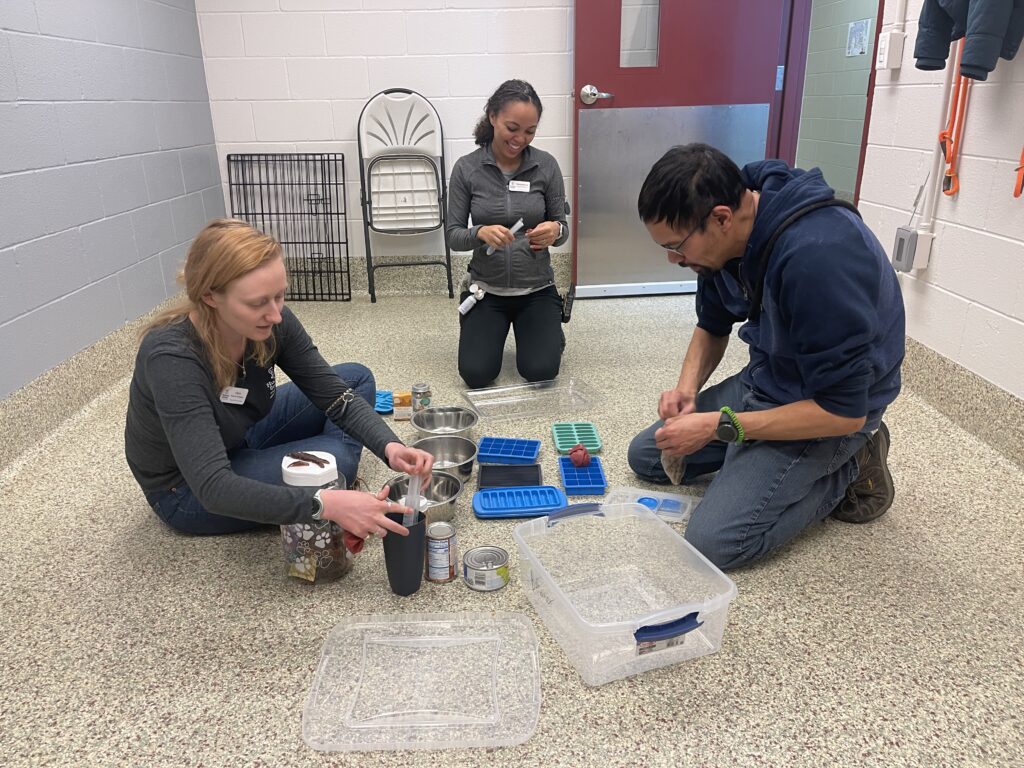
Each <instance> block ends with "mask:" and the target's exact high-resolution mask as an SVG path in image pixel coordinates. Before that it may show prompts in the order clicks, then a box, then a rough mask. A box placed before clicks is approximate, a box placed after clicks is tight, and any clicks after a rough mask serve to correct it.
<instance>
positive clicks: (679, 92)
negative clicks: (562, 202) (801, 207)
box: [573, 0, 810, 279]
mask: <svg viewBox="0 0 1024 768" xmlns="http://www.w3.org/2000/svg"><path fill="white" fill-rule="evenodd" d="M641 1H642V0H641ZM623 2H626V3H627V4H629V0H588V1H587V2H585V3H577V5H576V12H575V44H574V56H575V72H574V78H573V81H574V82H573V84H574V90H573V93H574V95H575V109H574V136H575V137H576V142H577V146H576V152H575V159H574V168H573V171H574V174H575V179H576V182H577V183H576V185H575V189H574V202H575V203H576V205H575V206H574V210H575V211H576V218H577V226H575V227H573V231H574V246H575V247H574V249H573V250H574V253H575V254H577V258H579V259H586V258H587V253H586V252H585V251H586V248H584V250H583V251H582V252H581V251H580V250H579V246H580V242H579V240H578V238H577V234H576V233H578V232H579V231H580V230H581V229H583V228H585V227H587V226H588V222H587V217H588V212H587V211H586V210H581V208H580V195H579V193H580V185H581V183H582V179H581V175H580V171H581V168H580V163H581V159H580V158H581V146H580V112H581V111H582V110H597V109H602V110H619V109H638V108H648V107H681V106H711V105H753V104H758V105H768V128H767V136H766V137H765V139H766V142H765V155H766V156H770V157H774V156H779V148H780V127H781V126H782V124H783V121H782V119H781V117H782V111H783V109H782V108H783V106H784V104H783V96H784V91H783V84H784V81H785V80H788V78H784V76H783V71H782V70H781V69H780V68H781V67H783V66H784V65H785V64H786V60H787V56H788V55H789V53H790V51H789V47H790V46H789V36H790V35H789V27H790V20H791V16H792V8H793V5H794V2H795V4H796V5H797V6H798V7H802V6H803V5H809V2H810V0H661V3H660V12H659V10H657V9H656V10H655V11H654V12H655V13H657V14H658V22H657V51H656V64H654V66H634V67H626V66H621V62H620V42H621V38H620V35H621V21H622V15H623ZM632 4H633V5H635V4H636V0H634V1H633V3H632ZM655 7H656V6H655ZM656 8H657V7H656ZM799 69H801V70H802V66H801V67H800V68H799ZM587 85H592V86H596V89H597V90H598V91H600V92H604V93H608V94H611V96H610V97H608V98H600V99H598V100H597V101H596V102H594V103H593V104H591V105H588V104H585V103H584V102H583V101H582V100H581V98H580V93H581V89H583V88H584V86H587ZM793 90H794V91H799V89H793ZM785 95H786V96H788V94H785ZM793 95H794V96H795V97H796V105H797V109H798V105H799V93H794V94H793ZM792 101H793V99H791V98H787V99H786V106H787V107H788V104H789V103H790V102H792ZM762 109H763V107H762ZM794 125H795V124H794ZM794 129H795V128H794ZM686 140H687V139H686V137H685V136H680V137H679V139H678V140H677V141H674V142H672V143H682V142H685V141H686ZM712 143H713V142H712ZM668 146H669V145H666V146H664V147H663V148H661V151H664V150H665V149H668ZM606 154H607V153H606ZM659 154H660V153H659ZM784 154H785V155H788V154H789V152H788V151H786V152H785V153H784ZM584 162H585V163H599V162H601V160H600V158H594V157H586V156H585V155H584ZM647 167H648V168H649V162H647ZM585 170H586V171H588V172H589V171H592V170H595V169H594V168H593V167H591V166H588V167H587V168H586V169H585ZM644 171H645V172H646V168H645V169H644ZM584 177H586V174H584ZM633 199H634V202H635V197H634V198H633ZM584 207H585V200H584ZM633 210H634V211H635V206H634V208H633ZM630 213H631V211H624V212H623V214H624V215H625V216H628V215H630ZM634 215H635V214H634ZM581 218H582V219H583V221H582V223H581V222H580V219H581ZM597 218H601V217H600V216H598V217H597ZM591 220H593V218H592V219H591ZM584 245H585V244H584ZM648 247H650V246H649V245H648ZM661 258H662V260H663V256H662V257H661ZM666 266H668V265H667V264H666ZM573 267H574V269H573V274H574V278H575V277H576V275H577V264H576V263H574V265H573ZM672 269H673V270H674V272H673V273H672V274H673V279H678V273H679V270H678V268H675V267H673V268H672Z"/></svg>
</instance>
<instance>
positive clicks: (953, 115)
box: [939, 38, 971, 197]
mask: <svg viewBox="0 0 1024 768" xmlns="http://www.w3.org/2000/svg"><path fill="white" fill-rule="evenodd" d="M965 40H966V38H965V39H964V40H960V43H959V46H958V48H957V54H956V65H955V66H956V70H955V71H956V72H959V71H960V59H961V57H962V56H963V52H964V41H965ZM954 77H955V78H956V84H955V86H954V88H953V96H952V98H951V99H950V101H949V119H948V120H947V121H946V127H945V129H944V130H942V131H940V132H939V145H940V146H941V147H942V155H943V157H944V158H945V160H946V174H945V176H943V178H942V194H944V195H946V196H947V197H953V195H955V194H956V193H957V192H959V191H960V177H959V175H958V174H957V161H958V159H959V157H960V146H961V144H962V143H963V134H964V122H965V121H966V119H967V97H968V95H969V94H970V89H971V78H969V77H964V76H963V75H960V74H956V75H954Z"/></svg>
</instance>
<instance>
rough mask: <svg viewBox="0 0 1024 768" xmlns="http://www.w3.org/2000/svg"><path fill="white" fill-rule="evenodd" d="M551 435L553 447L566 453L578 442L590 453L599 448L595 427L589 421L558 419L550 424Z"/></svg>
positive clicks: (599, 441)
mask: <svg viewBox="0 0 1024 768" xmlns="http://www.w3.org/2000/svg"><path fill="white" fill-rule="evenodd" d="M551 435H552V436H553V437H554V438H555V448H556V449H558V452H559V453H568V452H569V451H570V449H572V447H573V446H575V445H578V444H580V443H583V447H584V448H586V449H587V450H588V451H589V452H590V453H597V452H598V451H600V450H601V438H599V437H598V436H597V427H595V426H594V425H593V424H592V423H591V422H589V421H559V422H557V423H555V424H552V425H551Z"/></svg>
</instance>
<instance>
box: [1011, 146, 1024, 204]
mask: <svg viewBox="0 0 1024 768" xmlns="http://www.w3.org/2000/svg"><path fill="white" fill-rule="evenodd" d="M1022 192H1024V149H1022V150H1021V151H1020V165H1018V166H1017V183H1016V184H1015V185H1014V186H1013V196H1014V197H1020V196H1021V193H1022Z"/></svg>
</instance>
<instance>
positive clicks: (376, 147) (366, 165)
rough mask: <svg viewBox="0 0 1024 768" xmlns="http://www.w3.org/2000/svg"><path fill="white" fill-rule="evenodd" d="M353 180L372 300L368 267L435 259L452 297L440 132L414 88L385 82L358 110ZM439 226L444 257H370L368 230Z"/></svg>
mask: <svg viewBox="0 0 1024 768" xmlns="http://www.w3.org/2000/svg"><path fill="white" fill-rule="evenodd" d="M358 140H359V181H360V201H361V204H362V209H363V234H364V236H365V238H366V272H367V277H368V279H369V288H370V301H372V302H375V301H377V294H376V291H375V289H374V272H375V271H376V270H377V269H380V268H382V267H414V266H424V265H430V264H435V265H437V266H441V267H444V268H445V269H446V271H447V275H448V297H449V298H453V297H454V295H455V294H454V292H453V290H452V255H451V249H450V248H449V247H448V235H447V233H445V220H446V215H447V208H446V203H445V200H446V190H447V182H446V178H445V170H444V169H445V164H444V134H443V132H442V130H441V119H440V118H439V117H438V114H437V110H436V109H434V106H433V105H432V104H431V103H430V102H429V101H427V99H426V98H424V97H423V96H422V95H420V94H419V93H416V92H415V91H410V90H409V89H407V88H389V89H387V90H386V91H381V92H380V93H378V94H377V95H376V96H374V97H373V98H371V99H370V100H369V101H368V102H367V103H366V106H364V107H363V111H362V112H360V114H359V126H358ZM437 229H440V230H441V232H442V234H443V235H444V254H445V259H444V261H440V260H430V261H387V262H384V263H381V264H374V263H373V253H372V246H371V243H370V232H371V230H372V231H373V232H378V233H380V234H384V235H405V236H408V235H421V234H423V233H425V232H432V231H434V230H437Z"/></svg>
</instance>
